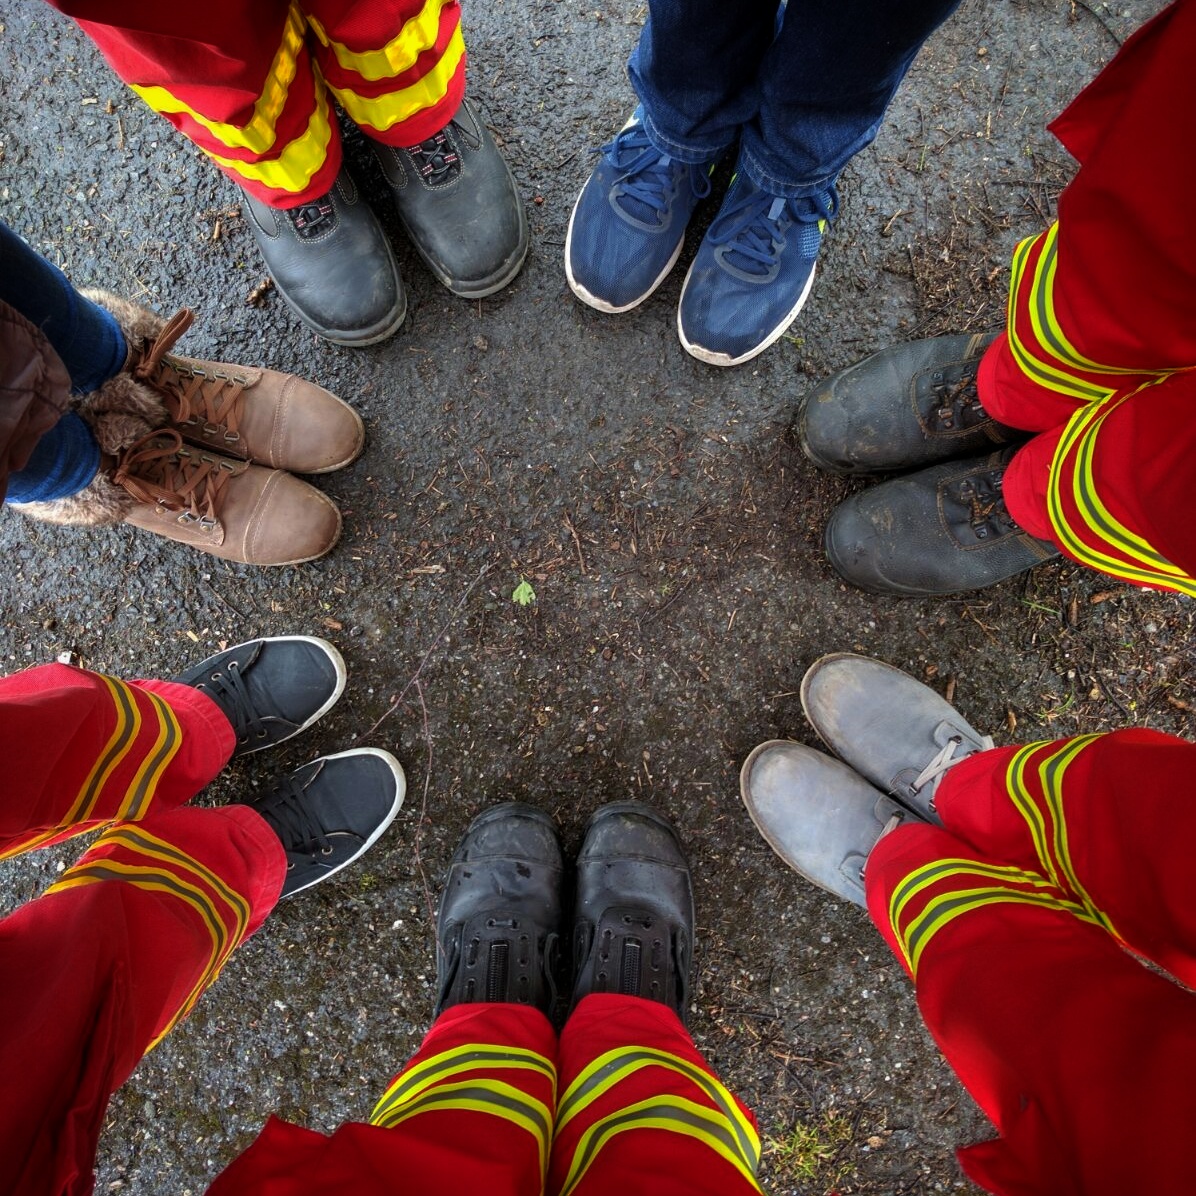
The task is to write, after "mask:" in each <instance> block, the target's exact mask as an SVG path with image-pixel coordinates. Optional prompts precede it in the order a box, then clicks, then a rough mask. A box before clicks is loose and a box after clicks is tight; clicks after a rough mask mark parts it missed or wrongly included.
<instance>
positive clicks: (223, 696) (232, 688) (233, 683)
mask: <svg viewBox="0 0 1196 1196" xmlns="http://www.w3.org/2000/svg"><path fill="white" fill-rule="evenodd" d="M202 685H203V688H204V689H206V690H208V691H209V692H210V693H211V694H212V696H213V697H214V698H215V700H216V701H217V702H218V703H219V704H220V707H221V709H222V710H223V711H224V713H225V715H227V717H228V721H229V722H230V723H232V725H233V733H234V734H235V735H236V737H237V742H238V743H247V742H248V741H249V737H250V735H251V734H252V735H256V736H257V738H258V739H265V738H266V728H265V726H264V725H263V724H262V716H261V712H260V711H259V710H258V709H257V707H256V706H255V705H254V704H253V701H252V699H251V698H250V696H249V690H248V689H246V687H245V681H244V679H243V678H242V677H241V668H240V666H239V665H238V664H237V662H236V661H235V660H234V661H231V662H230V663H229V665H228V667H227V668H226V669H224V670H222V671H220V672H217V673H212V674H211V675H210V676H208V677H204V678H203V680H202Z"/></svg>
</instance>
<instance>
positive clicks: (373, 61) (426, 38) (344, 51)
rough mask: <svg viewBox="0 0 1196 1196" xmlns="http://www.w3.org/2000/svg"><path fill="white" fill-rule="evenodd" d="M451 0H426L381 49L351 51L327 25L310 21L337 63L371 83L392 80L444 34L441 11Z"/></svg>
mask: <svg viewBox="0 0 1196 1196" xmlns="http://www.w3.org/2000/svg"><path fill="white" fill-rule="evenodd" d="M450 2H451V0H425V2H424V6H423V8H421V9H420V10H419V12H418V13H416V14H415V16H413V17H410V18H408V19H407V20H406V21H404V22H403V27H402V28H401V29H400V30H399V31H398V33H396V34H395V36H394V37H392V38H391V39H390V41H388V42H387V43H386V45H384V46H382V47H380V48H379V49H377V50H359V51H355V50H350V49H349V47H348V46H345V45H342V44H341V43H340V42H338V41H333V40H332V38H331V37H329V36H328V33H327V32H326V30H325V29H324V26H323V25H321V24H320V22H319V21H318V20H317V19H316V18H315V17H313V16H311V15H310V14H308V17H307V23H308V24H309V25H310V26H311V28H312V32H314V33H315V35H316V37H318V38H319V39H320V41H322V42H323V43H324V45H326V46H327V47H328V49H330V50H331V51H332V53H333V54H334V55H335V57H336V61H337V63H338V64H339V65H340V66H341V67H343V68H344V69H345V70H347V71H356V72H357V74H359V75H360V76H361V77H362V78H363V79H368V80H369V81H370V82H371V83H373V82H375V81H376V80H378V79H392V78H394V76H396V75H401V74H403V72H404V71H409V70H410V69H411V68H412V67H413V66H414V65H415V63H416V60H417V59H418V58H419V56H420V55H421V54H423V53H424V52H425V51H427V50H431V49H432V48H433V47H434V46H435V45H436V39H437V37H439V36H440V14H441V12H442V10H443V9H444V7H445V5H446V4H449V3H450Z"/></svg>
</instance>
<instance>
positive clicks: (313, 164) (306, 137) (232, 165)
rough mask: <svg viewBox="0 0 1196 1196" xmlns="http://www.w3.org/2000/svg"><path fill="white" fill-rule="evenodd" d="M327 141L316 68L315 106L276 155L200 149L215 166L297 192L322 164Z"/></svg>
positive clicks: (328, 127) (325, 97)
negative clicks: (242, 156)
mask: <svg viewBox="0 0 1196 1196" xmlns="http://www.w3.org/2000/svg"><path fill="white" fill-rule="evenodd" d="M331 141H332V122H331V119H330V117H329V110H328V92H327V89H326V88H325V86H324V81H323V79H321V78H320V75H319V72H316V106H315V109H314V111H313V112H312V114H311V119H310V120H309V121H308V122H307V128H306V129H305V130H304V131H303V132H302V133H301V134H300V135H299V136H298V137H296V138H295V139H294V140H293V141H290V142H288V143H287V145H286V146H285V147H284V149H283V151H282V153H281V154H279V155H278V156H277V157H276V158H263V159H261V160H260V161H257V162H240V161H238V160H237V159H236V158H224V157H222V156H221V155H220V154H215V153H213V152H212V151H211V150H209V149H204V153H205V154H207V155H208V157H209V158H211V159H212V161H213V162H215V163H216V164H217V165H218V166H223V167H224V168H225V170H231V171H233V172H234V173H235V174H239V175H240V176H241V177H242V178H244V179H248V180H249V181H250V182H252V183H260V184H261V185H262V186H263V187H270V188H272V189H273V190H275V191H289V192H291V193H292V194H298V193H299V192H300V191H304V190H306V188H307V186H308V184H309V183H310V182H311V181H312V179H313V178H314V177H315V175H316V172H317V171H318V170H319V169H320V167H321V166H323V165H324V162H325V161H326V160H327V157H328V145H329V143H330V142H331ZM200 148H201V149H202V148H203V147H202V146H201V147H200Z"/></svg>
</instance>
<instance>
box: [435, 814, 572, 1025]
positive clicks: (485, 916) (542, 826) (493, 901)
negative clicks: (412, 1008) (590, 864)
mask: <svg viewBox="0 0 1196 1196" xmlns="http://www.w3.org/2000/svg"><path fill="white" fill-rule="evenodd" d="M563 872H564V860H563V858H562V856H561V845H560V841H559V839H558V838H557V832H556V824H555V823H554V822H553V820H552V819H551V818H550V817H549V816H548V815H547V814H545V813H544V812H543V811H542V810H537V809H536V808H535V807H534V806H529V805H525V804H524V803H522V802H506V803H504V804H503V805H499V806H493V807H492V808H491V809H489V810H485V811H483V812H482V813H481V814H479V815H478V816H477V817H476V818H475V819H474V820H473V822H471V823H470V824H469V829H468V830H467V831H466V832H465V836H464V838H463V839H462V840H461V844H460V846H459V847H458V848H457V850H456V852H455V853H454V855H453V861H452V864H451V865H450V866H449V874H448V878H447V879H446V881H445V884H444V892H443V893H442V894H441V898H440V912H439V914H438V916H437V919H436V982H437V993H438V996H437V999H436V1014H437V1016H439V1014H440V1013H441V1012H442V1011H443V1010H445V1009H447V1008H449V1007H450V1006H452V1005H461V1004H467V1003H471V1002H476V1001H488V1002H495V1001H498V1002H506V1003H510V1004H517V1005H532V1006H534V1007H535V1008H537V1009H539V1010H540V1011H541V1012H542V1013H544V1014H546V1015H547V1016H549V1017H552V1016H553V1014H554V1012H555V1006H556V1003H557V992H558V979H559V976H558V973H559V966H560V965H559V943H560V930H561V879H562V875H563Z"/></svg>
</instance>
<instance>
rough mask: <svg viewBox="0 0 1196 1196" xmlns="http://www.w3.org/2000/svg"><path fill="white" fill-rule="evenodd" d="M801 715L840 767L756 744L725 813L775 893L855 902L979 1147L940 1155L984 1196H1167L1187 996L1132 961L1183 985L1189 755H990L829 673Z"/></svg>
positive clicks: (1138, 746) (1194, 929) (810, 685)
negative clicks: (762, 839) (730, 813)
mask: <svg viewBox="0 0 1196 1196" xmlns="http://www.w3.org/2000/svg"><path fill="white" fill-rule="evenodd" d="M802 704H803V707H804V708H805V710H806V712H807V715H808V716H809V719H810V721H811V723H812V724H813V725H814V727H815V729H816V730H817V732H818V734H819V736H820V737H821V738H822V739H823V740H824V742H826V743H827V744H828V746H830V747H831V748H833V750H834V751H835V752H836V753H837V754H838V755H839V756H840V757H841V758H842V759H843V760H844V761H846V763H839V762H838V761H835V760H832V759H830V758H829V757H827V756H825V755H823V754H822V753H820V752H816V751H814V750H812V749H810V748H807V747H805V746H803V745H800V744H790V743H784V742H773V743H769V744H764V745H761V747H760V748H757V749H756V751H755V752H753V754H752V756H751V757H750V758H749V761H748V763H747V764H745V766H744V781H743V788H744V798H745V801H746V802H747V804H748V806H749V809H751V811H752V814H753V817H754V818H755V819H756V821H757V824H758V825H760V827H761V829H762V830H763V831H764V833H765V835H766V837H767V838H768V840H769V842H770V843H771V844H772V845H773V846H774V848H775V849H776V850H777V851H778V853H779V854H780V855H781V856H782V858H784V859H785V860H786V862H788V863H789V864H790V865H791V866H792V867H793V868H795V869H796V870H797V871H799V872H801V873H802V874H803V875H805V876H807V877H808V878H810V879H812V880H814V881H815V883H818V884H820V885H821V886H822V887H824V888H827V889H829V890H830V891H832V892H834V893H835V894H836V895H838V896H840V897H842V898H845V899H846V900H849V901H854V902H856V903H858V904H863V903H864V901H865V888H866V901H867V908H868V910H869V913H870V914H871V916H872V918H873V920H874V921H875V922H876V924H877V926H878V927H879V929H880V931H881V933H882V934H883V935H884V937H885V939H886V941H887V942H888V944H889V946H890V947H891V948H892V950H893V951H894V953H895V954H896V955H897V957H898V959H899V960H900V961H901V963H902V965H903V966H904V967H905V968H906V970H907V972H908V973H909V974H910V976H911V978H912V979H913V981H914V984H915V987H916V991H917V997H918V1003H919V1007H920V1008H921V1010H922V1013H923V1016H924V1017H925V1019H926V1023H927V1026H928V1027H929V1029H930V1031H931V1033H932V1034H933V1035H934V1037H935V1040H936V1041H937V1042H938V1044H939V1046H940V1047H941V1048H942V1050H943V1053H944V1055H945V1056H946V1057H947V1059H948V1061H949V1062H950V1063H951V1065H952V1066H953V1067H954V1068H955V1069H956V1071H957V1072H958V1073H959V1076H960V1078H961V1080H962V1081H963V1083H964V1084H965V1086H966V1087H967V1088H968V1090H969V1091H970V1092H971V1093H972V1095H973V1096H974V1097H975V1098H976V1100H977V1102H978V1103H979V1104H980V1105H981V1107H982V1108H983V1109H984V1110H985V1112H986V1113H987V1114H988V1115H989V1117H990V1118H991V1119H992V1121H993V1123H994V1124H995V1126H996V1128H997V1131H998V1134H999V1137H998V1138H997V1139H995V1140H993V1141H991V1142H985V1143H981V1144H979V1145H977V1146H972V1147H968V1148H966V1149H965V1150H963V1151H961V1152H960V1158H961V1161H962V1162H963V1165H964V1167H965V1169H966V1170H967V1171H968V1173H969V1174H970V1175H971V1176H972V1177H973V1178H975V1179H976V1180H977V1181H978V1182H979V1183H981V1184H983V1185H984V1186H985V1187H986V1188H987V1189H989V1190H990V1191H993V1192H996V1193H999V1194H1000V1196H1048V1194H1050V1196H1060V1194H1062V1196H1114V1194H1117V1196H1124V1194H1125V1193H1128V1192H1133V1193H1138V1192H1143V1193H1146V1192H1150V1193H1160V1194H1166V1196H1180V1194H1181V1193H1187V1192H1190V1191H1191V1190H1192V1187H1193V1177H1194V1176H1196V1167H1194V1165H1193V1164H1192V1162H1191V1157H1190V1151H1189V1150H1188V1149H1187V1142H1188V1137H1189V1135H1188V1131H1187V1130H1186V1129H1185V1128H1184V1127H1185V1126H1188V1125H1190V1123H1191V1121H1192V1118H1193V1116H1196V1096H1194V1095H1193V1093H1192V1087H1191V1083H1190V1076H1191V1072H1192V1068H1193V1066H1196V997H1194V996H1193V995H1192V993H1191V992H1190V991H1189V990H1188V989H1187V988H1184V987H1181V985H1180V984H1179V983H1176V982H1175V981H1173V980H1171V979H1169V978H1168V977H1167V976H1163V975H1160V974H1159V972H1157V971H1153V970H1150V969H1149V968H1147V967H1146V966H1144V964H1143V963H1142V962H1140V960H1139V959H1136V958H1135V955H1134V953H1136V954H1137V955H1140V956H1142V957H1143V958H1145V959H1148V960H1150V961H1151V962H1152V963H1154V964H1157V965H1158V966H1159V967H1161V968H1163V969H1165V970H1166V971H1167V972H1169V973H1170V974H1171V975H1172V976H1174V977H1176V979H1177V980H1179V981H1181V982H1182V983H1183V984H1186V985H1191V984H1192V982H1193V980H1196V909H1193V906H1192V902H1191V883H1190V875H1191V869H1190V861H1189V852H1188V850H1187V843H1188V842H1189V841H1190V837H1191V835H1192V833H1193V832H1194V831H1196V800H1193V799H1194V798H1196V785H1194V784H1193V781H1192V776H1193V769H1194V768H1196V745H1193V744H1191V743H1187V742H1184V741H1182V740H1178V739H1174V738H1172V737H1170V736H1166V735H1161V734H1158V733H1156V732H1151V731H1145V730H1129V731H1119V732H1114V733H1112V734H1107V735H1088V736H1080V737H1078V738H1075V739H1069V740H1059V741H1056V742H1047V743H1038V744H1031V745H1028V746H1027V747H1023V748H999V749H994V748H992V747H991V743H992V741H991V740H990V739H986V738H985V737H983V736H981V735H980V734H979V733H978V732H976V731H975V730H974V729H973V728H971V727H970V726H969V725H968V724H967V722H966V721H965V720H964V719H963V718H962V716H960V715H959V713H958V712H957V711H955V710H953V709H952V707H951V706H950V705H948V704H947V703H946V702H945V701H944V700H943V699H942V698H941V697H940V696H939V695H938V694H936V693H934V692H933V691H932V690H930V689H929V688H928V687H927V686H925V685H922V684H921V683H920V682H916V681H914V680H913V678H911V677H909V676H907V675H906V674H904V673H902V672H900V671H899V670H897V669H894V668H891V667H890V666H888V665H885V664H883V663H881V662H879V661H873V660H868V659H867V658H864V657H859V656H853V655H850V654H847V653H837V654H834V655H831V656H827V657H824V658H823V659H821V660H819V661H817V662H816V663H815V664H814V665H813V666H812V667H811V668H810V670H809V671H808V672H807V674H806V677H805V679H804V680H803V683H802ZM849 765H850V767H849ZM936 824H938V825H936ZM849 865H850V867H849ZM861 873H862V877H861Z"/></svg>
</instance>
